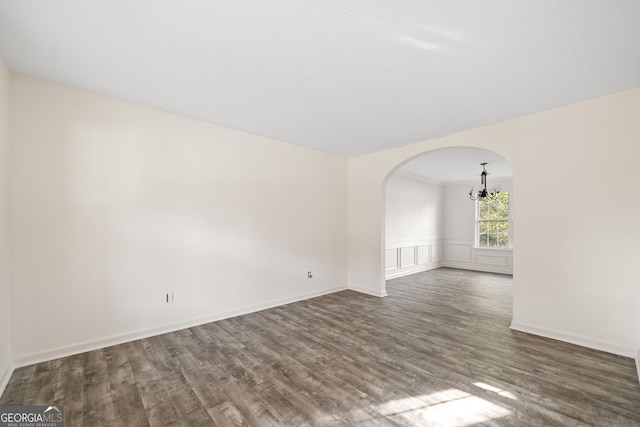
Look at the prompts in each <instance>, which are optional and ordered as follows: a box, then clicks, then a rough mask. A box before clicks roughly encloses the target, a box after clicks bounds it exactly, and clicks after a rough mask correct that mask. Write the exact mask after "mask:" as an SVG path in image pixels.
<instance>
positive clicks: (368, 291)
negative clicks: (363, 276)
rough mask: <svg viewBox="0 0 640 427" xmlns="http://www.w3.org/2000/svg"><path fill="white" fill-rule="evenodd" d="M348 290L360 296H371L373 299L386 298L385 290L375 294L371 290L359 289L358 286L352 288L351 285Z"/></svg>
mask: <svg viewBox="0 0 640 427" xmlns="http://www.w3.org/2000/svg"><path fill="white" fill-rule="evenodd" d="M349 289H350V290H352V291H356V292H360V293H361V294H367V295H371V296H374V297H386V296H387V290H386V289H384V290H381V291H379V292H375V291H373V290H371V289H367V288H361V287H360V286H353V285H349Z"/></svg>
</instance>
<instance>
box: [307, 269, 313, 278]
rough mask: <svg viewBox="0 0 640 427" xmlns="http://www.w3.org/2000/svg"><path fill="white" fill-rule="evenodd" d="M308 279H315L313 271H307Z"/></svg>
mask: <svg viewBox="0 0 640 427" xmlns="http://www.w3.org/2000/svg"><path fill="white" fill-rule="evenodd" d="M307 279H313V274H311V272H310V271H309V272H307Z"/></svg>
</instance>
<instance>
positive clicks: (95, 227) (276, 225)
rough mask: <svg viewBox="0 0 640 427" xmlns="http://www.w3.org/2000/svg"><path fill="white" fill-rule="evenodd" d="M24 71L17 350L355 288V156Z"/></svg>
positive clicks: (15, 175)
mask: <svg viewBox="0 0 640 427" xmlns="http://www.w3.org/2000/svg"><path fill="white" fill-rule="evenodd" d="M12 83H13V90H12V104H11V106H12V110H11V112H12V127H11V143H12V157H11V205H10V206H11V213H12V218H13V223H12V228H11V231H12V295H11V308H12V310H11V313H12V318H11V320H12V325H13V329H12V338H13V354H14V358H15V361H16V364H17V365H20V364H26V363H31V362H33V361H36V360H42V359H48V358H52V357H57V356H60V355H63V354H69V353H73V352H78V351H84V350H86V349H88V348H93V347H100V346H103V345H106V344H109V343H112V342H121V341H126V340H129V339H133V338H137V337H139V336H145V335H149V334H153V333H157V332H162V331H166V330H171V329H176V328H180V327H183V326H189V325H193V324H197V323H202V322H204V321H209V320H214V319H218V318H221V317H225V316H229V315H232V314H236V313H242V312H247V311H252V310H255V309H259V308H264V307H268V306H272V305H276V304H281V303H284V302H289V301H293V300H296V299H300V298H305V297H310V296H314V295H319V294H322V293H327V292H332V291H335V290H338V289H345V288H346V284H347V249H346V248H347V238H346V236H347V220H348V219H347V218H348V216H347V177H348V170H347V161H346V160H345V159H343V158H339V157H335V156H331V155H327V154H323V153H319V152H316V151H313V150H308V149H304V148H300V147H296V146H292V145H288V144H284V143H280V142H277V141H273V140H269V139H265V138H260V137H256V136H253V135H250V134H246V133H243V132H239V131H234V130H230V129H226V128H222V127H218V126H214V125H211V124H208V123H204V122H200V121H197V120H192V119H188V118H185V117H181V116H176V115H173V114H168V113H164V112H161V111H157V110H153V109H149V108H144V107H141V106H137V105H133V104H130V103H127V102H122V101H118V100H115V99H111V98H107V97H104V96H101V95H97V94H92V93H88V92H83V91H80V90H76V89H72V88H69V87H64V86H60V85H56V84H52V83H48V82H45V81H42V80H38V79H34V78H30V77H26V76H22V75H13V80H12ZM307 271H312V272H313V278H312V279H308V278H307ZM167 292H174V293H175V302H174V303H172V304H167V303H165V293H167Z"/></svg>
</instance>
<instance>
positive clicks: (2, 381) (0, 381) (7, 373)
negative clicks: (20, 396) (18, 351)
mask: <svg viewBox="0 0 640 427" xmlns="http://www.w3.org/2000/svg"><path fill="white" fill-rule="evenodd" d="M13 369H14V366H13V363H12V362H11V360H9V361H8V362H7V364H6V365H5V366H3V369H2V371H0V374H2V376H0V396H2V393H4V390H5V389H6V388H7V384H9V380H10V379H11V375H13Z"/></svg>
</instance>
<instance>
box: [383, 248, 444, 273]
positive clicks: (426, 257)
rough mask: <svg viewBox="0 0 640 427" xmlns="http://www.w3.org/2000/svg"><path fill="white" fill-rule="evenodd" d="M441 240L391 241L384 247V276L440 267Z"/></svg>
mask: <svg viewBox="0 0 640 427" xmlns="http://www.w3.org/2000/svg"><path fill="white" fill-rule="evenodd" d="M442 258H443V257H442V241H439V240H434V241H411V242H408V241H393V242H387V247H386V249H385V272H386V274H385V277H386V278H387V279H392V278H394V277H401V276H406V275H408V274H413V273H418V272H420V271H426V270H431V269H433V268H438V267H442V265H443V264H442Z"/></svg>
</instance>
